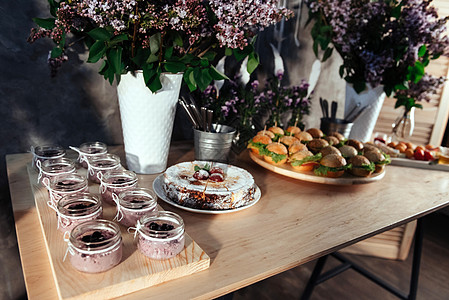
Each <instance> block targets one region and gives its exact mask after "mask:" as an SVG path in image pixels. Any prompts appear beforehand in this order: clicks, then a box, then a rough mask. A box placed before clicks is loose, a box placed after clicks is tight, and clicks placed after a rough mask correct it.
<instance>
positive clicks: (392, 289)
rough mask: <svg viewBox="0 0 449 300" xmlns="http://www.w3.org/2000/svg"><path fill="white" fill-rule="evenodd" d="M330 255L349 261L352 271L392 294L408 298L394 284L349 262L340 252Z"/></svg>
mask: <svg viewBox="0 0 449 300" xmlns="http://www.w3.org/2000/svg"><path fill="white" fill-rule="evenodd" d="M332 256H334V257H335V258H337V259H338V260H340V261H344V262H345V263H350V264H351V265H352V266H351V268H352V269H354V271H356V272H358V273H359V274H361V275H363V276H365V277H366V278H368V279H370V280H371V281H373V282H374V283H376V284H377V285H379V286H381V287H383V288H384V289H386V290H387V291H389V292H390V293H392V294H394V295H395V296H396V297H398V298H400V299H405V300H406V299H408V296H407V295H405V294H404V293H403V292H401V291H400V290H398V289H397V288H395V287H394V286H392V285H390V284H389V283H388V282H386V281H384V280H382V279H381V278H380V277H377V276H376V275H374V274H372V273H371V272H369V271H368V270H366V269H365V268H363V267H361V266H359V265H358V264H356V263H354V262H351V261H350V260H348V259H346V258H345V257H344V256H342V255H341V254H339V253H333V254H332Z"/></svg>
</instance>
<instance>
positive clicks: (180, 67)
mask: <svg viewBox="0 0 449 300" xmlns="http://www.w3.org/2000/svg"><path fill="white" fill-rule="evenodd" d="M185 69H186V65H185V64H183V63H182V62H171V61H169V62H166V63H165V70H167V71H168V72H170V73H179V72H184V71H185Z"/></svg>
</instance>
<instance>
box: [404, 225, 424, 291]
mask: <svg viewBox="0 0 449 300" xmlns="http://www.w3.org/2000/svg"><path fill="white" fill-rule="evenodd" d="M422 223H423V220H422V218H419V219H418V220H417V223H416V231H415V247H414V250H413V265H412V278H411V279H410V294H409V296H408V299H409V300H415V299H416V294H417V292H418V279H419V268H420V265H421V254H422V244H423V237H424V230H423V224H422Z"/></svg>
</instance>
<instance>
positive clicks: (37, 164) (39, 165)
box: [36, 160, 42, 183]
mask: <svg viewBox="0 0 449 300" xmlns="http://www.w3.org/2000/svg"><path fill="white" fill-rule="evenodd" d="M36 167H37V168H38V169H39V175H37V183H39V181H40V180H41V178H42V163H41V161H40V160H38V161H36Z"/></svg>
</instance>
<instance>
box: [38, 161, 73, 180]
mask: <svg viewBox="0 0 449 300" xmlns="http://www.w3.org/2000/svg"><path fill="white" fill-rule="evenodd" d="M36 165H37V168H38V169H39V175H38V177H37V182H38V183H39V182H41V181H42V179H43V178H46V177H47V178H49V179H51V178H52V177H54V176H56V175H61V174H70V173H75V172H76V167H75V162H74V161H73V160H71V159H68V158H65V157H61V158H56V159H48V160H44V162H41V161H37V162H36Z"/></svg>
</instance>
